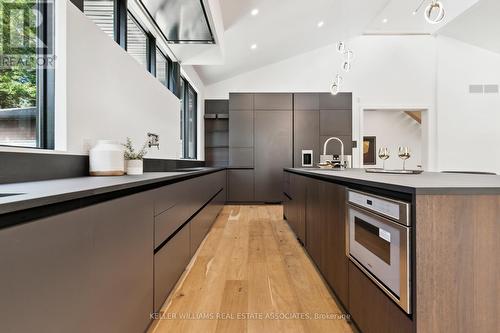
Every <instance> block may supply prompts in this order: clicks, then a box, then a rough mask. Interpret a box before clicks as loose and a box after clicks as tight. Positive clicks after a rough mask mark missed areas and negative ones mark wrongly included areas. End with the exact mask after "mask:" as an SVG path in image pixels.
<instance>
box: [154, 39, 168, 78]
mask: <svg viewBox="0 0 500 333" xmlns="http://www.w3.org/2000/svg"><path fill="white" fill-rule="evenodd" d="M156 77H157V78H158V80H160V82H161V83H162V84H163V85H164V86H165V87H168V60H167V57H165V56H164V55H163V52H161V51H160V49H158V48H156Z"/></svg>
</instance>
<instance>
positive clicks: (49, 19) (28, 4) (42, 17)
mask: <svg viewBox="0 0 500 333" xmlns="http://www.w3.org/2000/svg"><path fill="white" fill-rule="evenodd" d="M53 1H54V0H41V1H40V0H38V1H33V0H31V1H29V0H2V1H1V2H0V36H1V40H0V57H1V58H0V61H1V62H0V67H1V68H3V69H7V68H34V67H42V68H46V67H53V65H54V62H55V56H54V41H53V39H54V38H53V32H54V27H53V24H54V23H53V15H54V11H53V9H54V2H53Z"/></svg>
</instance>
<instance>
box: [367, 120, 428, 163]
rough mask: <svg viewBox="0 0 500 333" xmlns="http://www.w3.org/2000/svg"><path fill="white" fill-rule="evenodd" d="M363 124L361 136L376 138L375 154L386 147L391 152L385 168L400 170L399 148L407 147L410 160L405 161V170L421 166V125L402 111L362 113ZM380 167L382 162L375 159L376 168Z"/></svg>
mask: <svg viewBox="0 0 500 333" xmlns="http://www.w3.org/2000/svg"><path fill="white" fill-rule="evenodd" d="M363 123H364V127H363V135H364V136H375V137H377V142H376V146H377V147H376V152H377V151H378V149H379V148H381V147H387V148H388V149H389V151H390V152H391V157H390V158H389V159H388V160H387V161H386V164H385V167H386V168H388V169H401V168H402V165H403V161H402V160H401V159H400V158H399V157H398V147H400V146H403V147H409V148H410V150H411V158H410V159H409V160H407V161H406V167H407V168H409V169H418V167H419V166H420V165H422V125H421V124H419V123H417V122H416V121H415V120H413V119H412V118H410V116H408V115H407V114H406V113H405V112H404V111H397V110H394V111H393V110H372V111H364V115H363ZM382 165H383V163H382V160H380V159H379V158H378V157H377V165H376V167H378V168H381V167H382ZM366 167H372V168H373V167H374V166H366Z"/></svg>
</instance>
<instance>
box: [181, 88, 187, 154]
mask: <svg viewBox="0 0 500 333" xmlns="http://www.w3.org/2000/svg"><path fill="white" fill-rule="evenodd" d="M185 86H186V82H185V80H184V78H181V80H180V93H181V94H180V100H181V141H182V147H183V153H182V157H184V109H185V106H186V105H185V101H186V99H185V98H184V97H185Z"/></svg>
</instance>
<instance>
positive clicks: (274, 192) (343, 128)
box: [229, 93, 352, 202]
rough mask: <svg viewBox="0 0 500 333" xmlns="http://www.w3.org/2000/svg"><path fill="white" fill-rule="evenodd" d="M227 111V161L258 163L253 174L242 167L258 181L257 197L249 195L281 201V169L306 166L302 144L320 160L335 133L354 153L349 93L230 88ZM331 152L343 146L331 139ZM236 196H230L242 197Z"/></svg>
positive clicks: (235, 166)
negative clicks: (237, 90) (255, 91)
mask: <svg viewBox="0 0 500 333" xmlns="http://www.w3.org/2000/svg"><path fill="white" fill-rule="evenodd" d="M229 114H230V115H229V167H230V168H233V169H242V168H247V169H252V168H255V171H254V173H253V174H250V173H249V172H246V173H243V172H242V173H240V176H243V175H244V174H246V175H247V176H248V177H250V176H252V177H253V181H254V192H253V193H254V197H253V199H251V200H245V201H252V200H254V201H258V202H279V201H282V200H283V197H282V193H281V191H280V190H278V189H279V188H280V184H279V183H280V181H279V179H280V178H281V177H280V175H279V174H281V172H282V170H283V169H284V168H288V167H291V166H294V167H302V151H303V150H312V151H313V161H312V162H313V165H316V164H317V163H319V161H320V155H321V154H322V153H323V144H324V142H325V141H326V140H327V139H328V138H329V137H331V136H336V137H339V138H340V139H342V141H343V142H344V145H345V154H347V155H352V119H351V117H352V94H350V93H341V94H339V95H337V96H332V95H331V94H329V93H297V94H291V93H256V94H249V93H231V94H229ZM327 153H329V154H334V155H339V154H340V147H339V146H338V145H335V144H332V145H330V146H329V149H328V150H327ZM235 176H236V175H235ZM250 181H252V179H251V178H248V179H246V181H244V183H249V182H250ZM238 183H243V181H239V182H238ZM231 187H232V182H229V188H230V192H232V193H238V191H239V190H238V189H235V190H232V189H231ZM237 197H238V196H231V199H230V200H234V201H240V200H238V199H237ZM244 199H248V196H246V197H245V198H244Z"/></svg>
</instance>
